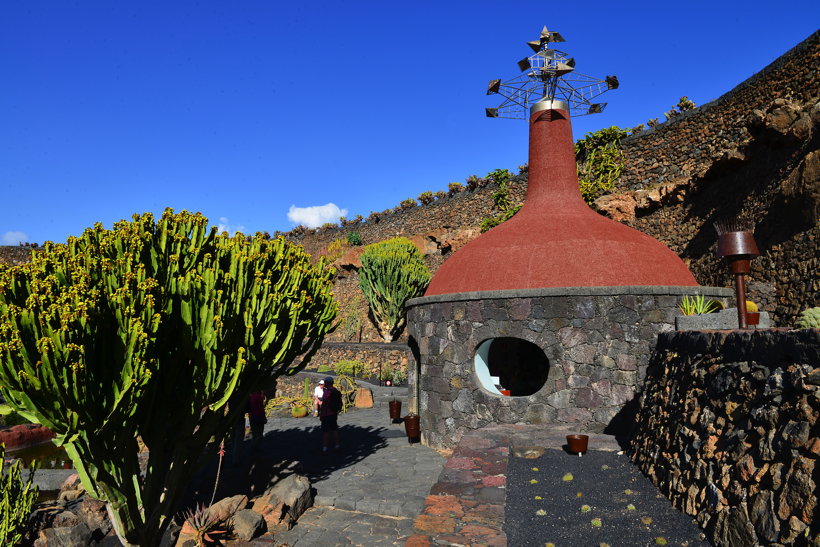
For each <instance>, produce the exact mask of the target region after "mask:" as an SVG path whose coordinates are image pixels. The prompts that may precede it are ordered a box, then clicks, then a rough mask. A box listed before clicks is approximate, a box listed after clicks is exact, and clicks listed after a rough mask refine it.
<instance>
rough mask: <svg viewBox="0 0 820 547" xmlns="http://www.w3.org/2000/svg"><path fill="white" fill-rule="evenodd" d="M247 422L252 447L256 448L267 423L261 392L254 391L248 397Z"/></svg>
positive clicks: (263, 395) (263, 398)
mask: <svg viewBox="0 0 820 547" xmlns="http://www.w3.org/2000/svg"><path fill="white" fill-rule="evenodd" d="M248 421H249V422H250V425H251V435H252V436H253V447H254V448H256V447H258V446H259V443H260V442H261V441H262V435H263V434H264V431H265V424H266V423H268V419H267V418H266V417H265V394H264V393H262V392H261V391H254V392H253V393H251V394H250V396H249V397H248Z"/></svg>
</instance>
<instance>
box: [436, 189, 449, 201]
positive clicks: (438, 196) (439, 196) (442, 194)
mask: <svg viewBox="0 0 820 547" xmlns="http://www.w3.org/2000/svg"><path fill="white" fill-rule="evenodd" d="M433 195H434V196H435V198H436V199H444V198H446V197H447V192H445V191H444V190H439V191H438V192H434V193H433Z"/></svg>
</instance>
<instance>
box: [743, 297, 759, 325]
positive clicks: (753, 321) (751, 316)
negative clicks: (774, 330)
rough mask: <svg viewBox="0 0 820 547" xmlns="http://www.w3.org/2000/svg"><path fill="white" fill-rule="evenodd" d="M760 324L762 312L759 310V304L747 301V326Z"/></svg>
mask: <svg viewBox="0 0 820 547" xmlns="http://www.w3.org/2000/svg"><path fill="white" fill-rule="evenodd" d="M758 323H760V310H758V308H757V304H755V303H754V302H752V301H751V300H747V301H746V324H747V325H750V326H751V325H757V324H758Z"/></svg>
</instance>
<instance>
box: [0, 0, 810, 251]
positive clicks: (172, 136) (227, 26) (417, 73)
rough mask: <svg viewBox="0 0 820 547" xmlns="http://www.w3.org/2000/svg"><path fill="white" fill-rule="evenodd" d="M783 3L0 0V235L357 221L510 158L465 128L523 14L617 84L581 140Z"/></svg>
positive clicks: (684, 82) (509, 125) (501, 125)
mask: <svg viewBox="0 0 820 547" xmlns="http://www.w3.org/2000/svg"><path fill="white" fill-rule="evenodd" d="M783 5H784V6H785V5H787V7H786V8H784V9H783V10H780V9H779V8H778V9H776V8H777V6H778V5H777V4H773V3H772V2H762V1H761V2H758V1H750V2H720V1H718V2H714V1H713V2H700V1H692V2H683V3H681V2H674V3H662V2H628V1H626V2H597V1H590V2H586V3H584V4H576V5H574V6H572V7H570V4H557V3H540V4H539V3H535V2H526V3H525V2H515V1H508V2H503V3H502V2H484V1H481V0H472V1H470V2H466V1H453V2H449V1H443V0H439V1H437V2H428V1H425V0H421V1H416V2H385V1H365V0H362V1H350V2H339V1H336V2H324V1H320V2H310V3H305V2H289V3H281V2H267V1H266V2H262V1H245V2H230V3H229V2H216V1H200V2H187V1H174V2H117V1H96V2H95V1H75V2H67V1H59V0H55V1H49V2H46V1H37V0H25V1H24V0H17V1H10V0H7V1H5V2H2V3H0V192H1V194H0V195H2V197H3V207H2V209H0V211H2V214H1V215H0V244H14V243H15V242H16V241H18V240H24V241H29V242H39V243H42V242H43V241H45V240H49V239H50V240H54V241H64V240H65V238H66V237H67V236H69V235H76V234H79V233H81V232H82V230H83V229H84V228H85V227H87V226H90V225H92V224H93V223H95V222H103V223H104V224H105V225H106V226H111V224H112V223H113V222H115V221H117V220H119V219H121V218H129V217H130V216H131V214H133V213H135V212H145V211H152V212H154V213H157V214H158V213H160V212H161V211H162V210H163V209H164V208H165V207H173V208H175V209H188V210H193V211H201V212H202V213H204V214H205V215H206V216H208V217H209V218H210V219H211V221H212V223H213V224H215V225H217V224H221V225H224V226H225V227H227V228H228V229H230V230H233V229H237V228H238V229H241V230H242V231H244V232H246V233H252V232H255V231H258V230H267V231H270V232H273V231H274V230H288V229H290V228H291V227H293V225H294V223H293V222H291V220H289V211H290V212H291V213H293V212H294V211H295V212H296V216H295V217H294V218H297V220H302V221H305V220H306V219H307V218H308V216H306V213H309V212H311V211H310V210H306V208H310V207H318V206H326V207H325V211H324V212H325V213H329V218H330V220H331V221H336V220H338V216H339V214H340V213H339V211H343V212H344V213H343V214H346V215H347V216H348V217H353V216H355V215H356V214H361V215H363V216H367V215H368V214H369V213H370V212H371V211H381V210H384V209H387V208H389V207H394V206H396V205H397V204H398V203H399V202H400V201H401V200H403V199H405V198H408V197H416V196H418V195H419V194H420V193H421V192H423V191H425V190H433V191H435V190H440V189H445V188H446V186H447V184H448V183H449V182H452V181H462V182H463V181H464V179H465V178H466V177H467V176H468V175H470V174H478V175H484V174H486V173H487V172H488V171H491V170H493V169H496V168H508V169H511V170H515V169H516V168H517V166H518V165H520V164H522V163H525V162H526V160H527V157H526V156H527V126H526V122H523V121H517V120H503V119H488V118H485V117H484V108H485V107H492V106H496V103H497V102H499V101H498V100H497V99H498V97H497V96H495V97H492V96H491V97H488V96H486V95H485V90H486V85H487V81H488V80H490V79H492V78H502V79H504V80H506V79H509V78H512V77H514V76H516V75H517V74H518V73H519V72H518V69H517V67H516V62H517V61H518V60H519V59H521V58H523V57H525V56H527V55H529V54H530V50H529V48H528V47H527V46H526V45H525V42H526V41H528V40H533V39H536V38H537V36H538V32H539V31H540V29H541V27H542V26H543V25H547V26H548V27H549V28H550V29H551V30H557V31H559V32H561V33H562V34H563V35H564V37H565V38H566V39H567V42H566V43H563V44H560V45H558V46H557V47H558V49H561V50H563V51H566V52H568V53H569V54H571V55H572V56H574V57H575V58H576V60H577V66H576V70H577V71H578V72H581V73H583V74H586V75H590V76H595V77H599V78H603V77H604V76H605V75H607V74H616V75H617V76H618V77H619V79H620V82H621V87H620V89H618V90H616V91H613V92H610V93H607V94H606V95H605V96H604V97H603V100H606V101H607V102H608V103H609V106H608V107H607V109H606V111H605V112H604V113H603V114H598V115H594V116H585V117H579V118H576V119H575V120H574V121H573V128H574V134H575V137H576V138H580V137H582V136H583V135H584V133H586V132H588V131H593V130H596V129H599V128H601V127H607V126H610V125H619V126H623V127H632V126H635V125H637V124H639V123H643V122H645V121H646V120H647V119H649V118H654V117H659V118H660V119H661V120H663V112H664V111H665V110H668V109H669V108H670V107H671V106H672V105H674V104H675V103H676V102H677V101H678V98H679V97H680V96H682V95H688V96H689V98H690V99H692V100H694V101H695V102H696V103H697V104H703V103H706V102H708V101H710V100H713V99H716V98H718V97H719V96H720V95H722V94H723V93H725V92H726V91H728V90H730V89H731V88H732V87H734V86H735V85H737V84H738V83H740V82H741V81H743V80H744V79H746V78H748V77H749V76H751V75H752V74H754V73H755V72H757V71H759V70H760V69H762V68H764V67H765V66H766V65H767V64H769V63H770V62H771V61H773V60H774V59H776V58H777V57H778V56H780V55H781V54H782V53H784V52H786V51H787V50H788V49H790V48H791V47H793V46H794V45H796V44H797V43H798V42H800V41H801V40H803V39H804V38H806V37H808V36H809V35H810V34H811V33H812V32H814V31H815V30H816V29H817V28H818V22H820V3H817V2H816V1H809V0H794V1H791V2H788V3H787V4H783ZM328 204H332V205H330V206H328ZM294 208H295V209H294ZM313 212H314V213H322V211H321V210H314V211H313ZM313 217H314V218H315V220H316V222H320V221H321V222H324V221H326V220H327V219H326V218H324V217H322V215H320V214H314V215H313Z"/></svg>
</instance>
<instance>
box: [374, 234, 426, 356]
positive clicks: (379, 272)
mask: <svg viewBox="0 0 820 547" xmlns="http://www.w3.org/2000/svg"><path fill="white" fill-rule="evenodd" d="M361 261H362V267H361V268H359V286H360V287H361V289H362V293H363V294H364V297H365V299H367V303H368V305H369V306H370V311H371V313H372V314H373V317H374V319H375V320H376V327H377V328H378V330H379V333H380V334H381V336H382V338H383V339H384V340H385V341H386V342H392V341H393V340H395V338H396V336H397V335H398V334H399V333H400V332H401V330H402V329H403V328H404V324H405V322H406V318H405V313H404V304H405V302H407V301H408V300H409V299H411V298H414V297H416V296H420V295H422V294H423V293H424V289H425V288H427V285H428V284H429V283H430V277H431V276H430V270H429V269H428V268H427V265H426V264H425V263H424V259H423V258H422V256H421V253H420V252H419V250H418V248H417V247H416V246H415V245H413V243H412V242H411V241H410V240H409V239H406V238H403V237H397V238H393V239H388V240H387V241H382V242H379V243H374V244H372V245H368V246H367V247H365V251H364V253H362V256H361Z"/></svg>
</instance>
